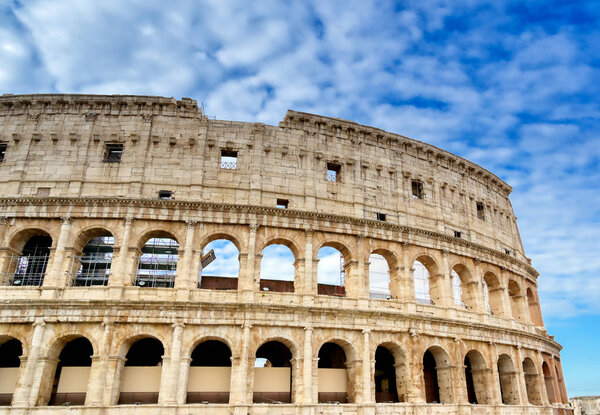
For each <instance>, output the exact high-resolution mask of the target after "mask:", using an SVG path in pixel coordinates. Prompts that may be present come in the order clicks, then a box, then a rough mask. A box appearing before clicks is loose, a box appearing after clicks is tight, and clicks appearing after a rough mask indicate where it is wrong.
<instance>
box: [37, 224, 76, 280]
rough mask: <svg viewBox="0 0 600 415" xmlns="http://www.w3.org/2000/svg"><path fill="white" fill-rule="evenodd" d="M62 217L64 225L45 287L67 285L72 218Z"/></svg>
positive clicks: (47, 274)
mask: <svg viewBox="0 0 600 415" xmlns="http://www.w3.org/2000/svg"><path fill="white" fill-rule="evenodd" d="M61 219H62V225H61V227H60V233H59V235H58V241H57V242H56V248H55V249H54V255H53V256H52V260H51V261H49V263H50V265H51V268H50V271H49V272H46V277H45V278H44V282H43V284H42V285H43V286H44V287H50V288H64V287H65V286H66V285H67V278H66V272H67V267H66V266H65V263H66V261H65V248H66V246H67V242H68V241H69V237H70V231H71V218H70V217H64V218H61Z"/></svg>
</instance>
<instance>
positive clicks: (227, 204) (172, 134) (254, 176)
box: [0, 94, 572, 415]
mask: <svg viewBox="0 0 600 415" xmlns="http://www.w3.org/2000/svg"><path fill="white" fill-rule="evenodd" d="M0 173H1V174H0V186H1V189H2V195H1V197H0V246H1V248H0V249H1V252H0V271H1V273H2V284H1V287H0V299H1V301H2V308H1V316H0V403H1V404H2V406H0V414H40V415H41V414H58V413H69V414H82V415H83V414H94V415H100V414H107V415H110V414H130V413H136V414H144V415H148V414H159V413H160V414H169V415H171V414H172V415H175V414H182V415H183V414H186V415H187V414H193V413H210V414H224V415H229V414H233V415H242V414H257V415H291V414H297V415H300V414H302V415H317V414H335V415H346V414H348V415H363V414H364V415H374V414H391V413H394V414H407V415H408V414H412V415H418V414H486V415H491V414H504V415H509V414H510V415H512V414H530V415H534V414H535V415H538V414H539V415H542V414H548V415H556V414H570V413H572V412H571V410H570V409H569V405H568V400H567V394H566V389H565V384H564V380H563V375H562V367H561V360H560V350H561V346H560V345H559V344H558V343H557V342H556V341H555V340H554V338H553V337H552V336H550V335H549V334H548V333H547V331H546V330H545V328H544V324H543V321H542V315H541V310H540V305H539V300H538V283H537V278H538V276H539V273H538V272H537V271H536V270H535V269H534V268H532V266H531V261H530V260H529V259H528V258H527V257H526V256H525V253H524V250H523V245H522V242H521V239H520V236H519V231H518V228H517V223H516V217H515V214H514V212H513V210H512V207H511V203H510V201H509V195H510V193H511V190H512V189H511V187H510V186H509V185H507V184H506V183H505V182H503V181H502V180H501V179H499V178H498V177H497V176H495V175H494V174H492V173H490V172H489V171H487V170H485V169H483V168H481V167H479V166H477V165H476V164H474V163H472V162H470V161H468V160H465V159H462V158H460V157H458V156H455V155H453V154H450V153H448V152H446V151H444V150H441V149H439V148H436V147H434V146H431V145H429V144H425V143H422V142H419V141H416V140H413V139H410V138H407V137H404V136H401V135H397V134H392V133H388V132H386V131H383V130H380V129H377V128H373V127H368V126H363V125H359V124H357V123H355V122H351V121H346V120H342V119H337V118H329V117H323V116H319V115H313V114H307V113H302V112H296V111H291V110H290V111H288V112H287V113H286V115H285V117H284V119H283V121H281V122H280V123H279V125H277V126H270V125H265V124H261V123H248V122H235V121H221V120H216V119H212V118H210V117H207V116H206V115H204V114H203V112H202V109H201V108H199V107H198V104H197V102H196V101H194V100H192V99H189V98H182V99H181V100H176V99H174V98H161V97H150V96H119V95H112V96H100V95H55V94H52V95H19V96H15V95H3V96H2V97H0ZM216 264H220V265H218V266H217V265H216Z"/></svg>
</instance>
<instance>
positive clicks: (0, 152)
mask: <svg viewBox="0 0 600 415" xmlns="http://www.w3.org/2000/svg"><path fill="white" fill-rule="evenodd" d="M7 146H8V144H7V143H0V163H2V162H3V161H4V156H5V155H6V147H7Z"/></svg>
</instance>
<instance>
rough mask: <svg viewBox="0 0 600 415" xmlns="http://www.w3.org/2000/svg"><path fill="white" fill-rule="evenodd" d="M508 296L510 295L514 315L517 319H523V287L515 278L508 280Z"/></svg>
mask: <svg viewBox="0 0 600 415" xmlns="http://www.w3.org/2000/svg"><path fill="white" fill-rule="evenodd" d="M508 296H509V297H510V310H511V313H512V317H513V318H514V319H515V320H518V321H522V320H523V313H522V312H521V297H522V296H521V288H520V287H519V284H517V282H516V281H515V280H509V281H508Z"/></svg>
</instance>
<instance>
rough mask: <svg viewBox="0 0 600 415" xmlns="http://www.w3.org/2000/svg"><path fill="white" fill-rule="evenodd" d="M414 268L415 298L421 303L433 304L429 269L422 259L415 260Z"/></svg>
mask: <svg viewBox="0 0 600 415" xmlns="http://www.w3.org/2000/svg"><path fill="white" fill-rule="evenodd" d="M413 269H414V274H413V277H414V280H415V300H416V301H417V302H418V303H421V304H433V301H432V300H431V294H430V287H429V270H428V269H427V267H426V266H425V265H424V264H423V263H422V262H421V261H415V262H414V264H413Z"/></svg>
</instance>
